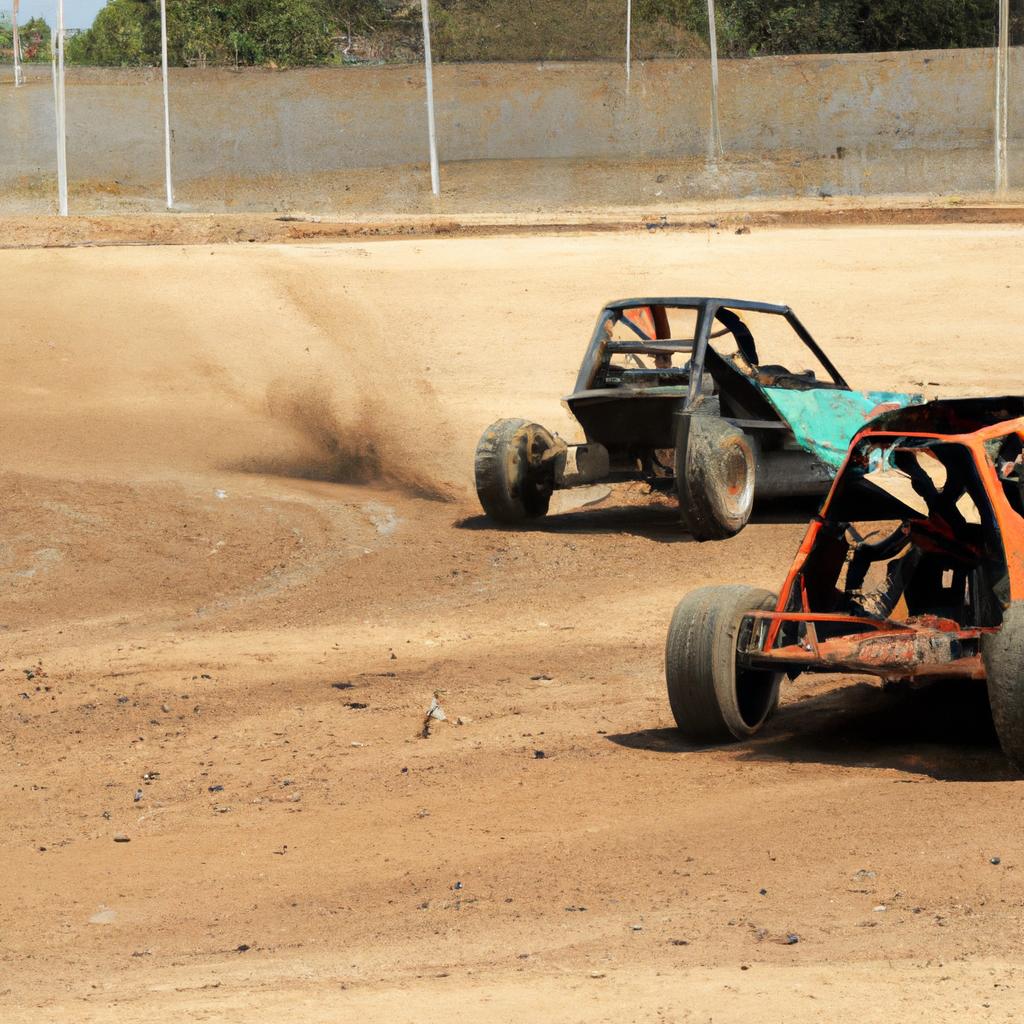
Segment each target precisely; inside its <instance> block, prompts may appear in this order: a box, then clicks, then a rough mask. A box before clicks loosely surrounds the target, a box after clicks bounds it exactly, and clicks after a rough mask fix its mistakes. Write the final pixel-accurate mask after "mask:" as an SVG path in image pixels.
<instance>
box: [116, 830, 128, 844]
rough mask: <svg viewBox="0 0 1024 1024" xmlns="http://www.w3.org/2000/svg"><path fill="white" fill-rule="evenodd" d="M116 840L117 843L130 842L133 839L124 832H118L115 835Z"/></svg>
mask: <svg viewBox="0 0 1024 1024" xmlns="http://www.w3.org/2000/svg"><path fill="white" fill-rule="evenodd" d="M114 842H115V843H130V842H131V840H130V839H129V838H128V837H127V836H126V835H125V834H124V833H123V832H117V833H116V834H115V835H114Z"/></svg>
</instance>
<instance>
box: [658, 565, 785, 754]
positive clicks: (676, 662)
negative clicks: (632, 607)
mask: <svg viewBox="0 0 1024 1024" xmlns="http://www.w3.org/2000/svg"><path fill="white" fill-rule="evenodd" d="M774 607H775V596H774V595H773V594H770V593H769V592H768V591H767V590H759V589H758V588H756V587H747V586H740V585H729V586H720V587H701V588H700V589H699V590H694V591H693V592H692V593H690V594H687V595H686V597H684V598H683V599H682V601H680V602H679V604H678V605H677V606H676V610H675V613H674V614H673V616H672V622H671V624H670V625H669V628H668V640H667V642H666V645H665V682H666V683H667V685H668V700H669V704H670V705H671V707H672V715H673V717H674V718H675V720H676V726H677V728H678V729H679V732H680V733H681V734H682V736H683V738H684V739H686V740H687V741H688V742H690V743H699V744H714V743H729V742H731V741H733V740H742V739H747V738H748V737H750V736H753V735H754V734H755V733H756V732H758V731H759V730H760V728H761V727H762V726H763V725H764V723H765V722H766V721H767V720H768V719H769V718H770V717H771V716H772V714H773V713H774V712H775V709H776V707H777V706H778V703H779V683H780V681H781V678H782V677H781V675H780V674H778V673H775V672H766V671H762V670H759V669H748V668H742V667H740V666H739V665H737V663H736V660H737V659H736V653H737V650H738V649H739V648H740V647H742V646H744V645H745V644H746V642H747V639H748V638H749V628H750V627H749V625H748V626H747V627H746V628H744V626H743V618H744V616H745V615H747V613H749V612H754V611H767V610H771V609H773V608H774Z"/></svg>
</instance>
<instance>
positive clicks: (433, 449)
mask: <svg viewBox="0 0 1024 1024" xmlns="http://www.w3.org/2000/svg"><path fill="white" fill-rule="evenodd" d="M1022 248H1024V236H1022V234H1021V232H1020V230H1019V229H1016V228H1013V227H999V226H989V227H971V228H968V227H942V226H933V227H917V228H915V227H888V228H881V227H862V228H847V229H842V230H837V229H832V230H825V229H800V230H795V229H793V230H756V231H754V232H752V233H751V234H746V235H736V234H734V233H733V232H732V231H731V230H730V231H722V230H713V229H709V230H706V231H703V232H691V233H687V234H668V233H660V232H649V231H641V232H636V233H623V234H614V235H612V234H603V235H597V234H579V235H575V236H559V237H541V238H536V237H504V238H502V237H492V238H463V239H453V240H426V239H415V240H409V241H390V242H374V241H358V242H348V243H338V242H316V243H306V244H301V245H295V244H293V245H288V246H285V245H252V246H237V245H234V246H228V245H198V244H194V245H191V246H188V247H182V246H178V247H145V248H139V247H132V248H126V247H108V248H103V249H92V250H87V249H48V250H43V249H23V250H20V251H6V252H3V253H0V309H2V310H4V311H5V317H6V320H5V322H4V326H3V329H2V331H0V431H2V436H3V438H4V464H3V487H4V489H3V493H4V501H3V517H2V523H3V530H2V534H0V576H2V580H3V588H2V590H0V602H2V603H0V639H2V646H0V705H2V707H3V723H4V724H3V729H2V732H0V773H2V774H0V778H2V779H3V783H4V787H5V793H6V798H5V800H4V802H3V809H2V814H3V826H4V827H3V830H2V839H0V855H2V859H3V863H4V865H5V870H4V871H3V872H2V873H0V1019H2V1020H3V1021H5V1022H10V1024H18V1022H28V1021H31V1022H33V1024H35V1022H39V1021H48V1022H49V1021H54V1022H64V1021H67V1022H72V1021H73V1022H96V1024H100V1022H104V1024H105V1022H113V1021H117V1022H119V1024H132V1022H149V1021H170V1020H174V1021H201V1020H202V1021H229V1022H235V1021H237V1022H268V1024H269V1022H277V1021H280V1020H283V1019H289V1020H292V1021H295V1022H296V1024H312V1022H328V1021H331V1022H334V1021H347V1020H355V1019H359V1020H361V1021H366V1022H375V1021H382V1022H383V1021H387V1022H401V1021H425V1022H433V1021H437V1022H441V1021H474V1022H477V1021H482V1022H498V1021H513V1020H523V1021H526V1020H530V1021H534V1020H545V1021H549V1022H568V1021H578V1020H588V1021H591V1020H595V1021H596V1020H609V1021H611V1020H614V1021H616V1022H627V1021H700V1022H704V1021H710V1020H713V1021H715V1022H723V1021H724V1022H728V1021H749V1020H751V1019H755V1018H756V1019H758V1020H763V1021H787V1022H793V1021H795V1022H803V1021H823V1022H824V1021H830V1022H832V1021H858V1022H860V1021H865V1020H879V1021H882V1020H885V1021H892V1020H898V1021H908V1020H915V1021H916V1020H920V1021H953V1020H957V1021H959V1020H963V1019H968V1018H970V1019H974V1020H994V1021H995V1020H998V1021H1003V1020H1011V1019H1017V1018H1019V1016H1020V1014H1021V1011H1022V1007H1024V997H1022V996H1021V984H1022V982H1024V951H1022V942H1021V935H1022V926H1024V840H1022V837H1021V833H1020V827H1019V825H1020V820H1021V813H1022V810H1024V783H1022V782H1020V781H1018V780H1017V779H1016V778H1015V776H1014V774H1013V772H1012V771H1011V770H1010V769H1009V767H1008V766H1007V764H1006V762H1005V761H1004V760H1003V758H1002V756H1001V755H1000V753H999V750H998V748H997V746H996V744H995V741H994V738H993V735H992V730H991V724H990V722H989V721H988V719H987V716H986V707H985V696H984V693H983V692H982V691H980V690H979V689H978V688H977V687H969V686H947V687H944V688H936V689H931V690H927V691H920V692H916V693H891V692H883V691H882V690H880V689H878V688H875V687H873V686H870V685H867V684H865V683H863V682H858V681H856V680H852V679H847V678H838V677H837V678H833V679H825V680H821V679H819V680H816V681H809V682H804V681H798V682H797V683H796V684H794V685H792V686H790V687H789V688H788V690H786V691H785V705H784V707H783V709H782V711H781V712H780V714H779V716H778V718H777V719H776V720H775V721H774V722H773V724H772V725H771V727H770V729H769V730H768V731H767V732H766V733H765V734H764V735H763V737H761V738H759V739H758V740H757V741H755V742H751V743H747V744H742V745H738V746H734V747H728V748H722V749H716V750H703V751H698V750H691V749H687V748H685V747H684V746H682V745H681V744H680V743H679V742H678V741H677V740H676V739H675V737H674V733H673V731H672V730H671V729H670V728H669V726H670V721H671V719H670V715H669V711H668V707H667V702H666V700H665V696H664V693H663V677H662V664H661V658H662V646H663V642H664V635H665V628H666V624H667V620H668V617H669V615H670V612H671V609H672V607H673V605H674V604H675V602H676V601H677V600H678V598H679V597H680V596H681V595H682V594H683V593H685V592H686V591H687V590H688V589H689V588H691V587H694V586H697V585H700V584H703V583H707V582H715V581H733V580H745V581H749V582H750V583H752V584H755V585H763V586H768V587H776V586H777V585H778V583H779V582H780V580H781V578H782V575H783V573H784V571H785V569H786V567H787V565H788V562H789V559H790V558H791V556H792V554H793V552H794V550H795V548H796V545H797V544H798V542H799V539H800V537H801V535H802V531H803V524H804V522H805V521H806V515H807V510H806V509H803V508H780V509H774V510H770V511H768V512H763V513H761V514H759V515H758V516H757V519H756V522H755V523H754V524H753V525H751V526H750V527H748V529H747V530H745V531H744V532H743V533H742V534H741V535H740V536H739V537H737V538H735V539H734V540H731V541H728V542H725V543H712V544H704V545H698V544H694V543H691V542H689V540H688V538H687V537H686V536H685V535H684V534H682V533H681V532H680V531H679V529H678V528H677V526H676V525H675V520H674V515H673V512H672V509H671V507H668V506H664V505H657V504H654V503H652V502H651V501H649V500H647V499H644V498H643V497H642V496H641V495H640V494H638V493H637V492H636V491H635V490H632V491H630V490H624V491H618V492H615V493H613V494H612V495H611V496H610V497H609V498H606V499H605V500H604V501H603V502H601V503H600V504H599V505H597V506H593V507H587V508H577V509H572V510H567V511H562V512H561V513H559V514H555V515H553V516H551V517H550V518H549V519H548V520H546V521H545V522H543V523H542V524H541V525H540V526H539V527H538V528H536V529H533V530H530V531H525V532H505V531H502V530H498V529H494V528H492V527H491V526H490V525H489V524H488V523H487V522H486V521H484V520H483V519H482V518H481V517H480V516H479V515H478V509H477V506H476V503H475V499H474V497H473V495H472V492H471V465H472V452H473V448H474V445H475V441H476V438H477V436H478V434H479V432H480V431H481V430H482V428H483V427H484V426H485V425H486V424H487V423H488V422H490V421H491V420H493V419H495V418H497V417H499V416H505V415H524V416H527V417H530V418H534V419H537V420H538V421H540V422H542V423H545V424H547V425H548V426H550V427H552V428H555V429H559V430H563V431H566V432H570V431H571V424H570V423H569V421H568V419H567V416H566V414H565V412H564V411H563V410H562V408H561V407H560V405H559V401H558V400H559V397H560V396H561V395H562V394H564V393H565V392H566V391H567V390H568V389H569V387H570V386H571V383H572V380H573V377H574V373H575V370H576V366H577V363H578V360H579V358H580V355H581V353H582V350H583V347H584V344H585V341H586V338H587V337H588V335H589V332H590V329H591V326H592V323H593V318H594V316H595V315H596V312H597V309H598V307H599V305H600V304H601V302H602V301H604V300H606V299H610V298H613V297H618V296H622V295H631V294H642V293H653V294H659V293H660V294H666V293H667V294H671V293H676V294H680V293H682V294H685V293H689V294H701V293H710V294H716V293H718V294H730V295H737V296H743V297H751V298H762V299H769V300H779V301H786V302H789V303H791V304H792V305H793V306H794V307H795V308H796V309H797V310H798V311H799V313H800V315H801V317H802V318H803V319H804V321H805V322H806V323H807V324H808V325H809V326H810V327H811V329H812V330H813V331H815V333H816V334H817V335H818V337H819V339H820V340H821V341H822V342H823V343H824V344H825V345H826V347H827V348H828V350H829V352H830V353H831V354H832V355H833V357H834V359H835V360H836V362H837V363H838V364H839V365H840V367H841V369H842V370H843V371H844V372H845V373H846V374H847V376H848V377H849V378H850V380H851V382H852V383H853V384H854V385H855V386H869V385H876V386H885V387H893V388H904V387H912V386H918V385H921V384H923V385H924V386H925V388H926V390H928V391H929V392H931V393H942V394H956V393H965V392H970V393H980V392H985V391H993V390H995V391H1000V392H1006V391H1013V392H1017V393H1019V392H1020V391H1021V390H1022V387H1024V367H1022V366H1021V363H1020V359H1019V339H1018V324H1019V321H1020V312H1021V307H1020V301H1019V297H1018V296H1017V294H1016V292H1015V290H1014V288H1013V287H1012V285H1013V284H1014V281H1013V275H1014V273H1015V268H1018V267H1019V266H1020V265H1021V256H1022ZM435 692H436V693H437V694H438V696H439V700H440V702H441V704H442V706H443V707H444V709H445V711H446V712H447V714H448V721H447V722H446V723H438V724H437V725H436V727H435V728H434V730H433V732H432V735H430V737H429V738H423V737H422V735H421V726H422V723H423V716H424V712H425V711H426V709H427V706H428V705H429V703H430V700H431V697H432V695H433V694H435ZM541 753H543V755H544V756H543V757H541V756H540V754H541ZM118 835H122V836H124V837H126V838H127V839H128V840H129V841H128V842H115V836H118ZM993 858H998V859H999V860H998V863H992V862H991V861H992V859H993ZM1018 871H1020V872H1021V874H1018ZM789 936H796V937H798V940H799V941H796V942H792V941H787V938H788V937H789Z"/></svg>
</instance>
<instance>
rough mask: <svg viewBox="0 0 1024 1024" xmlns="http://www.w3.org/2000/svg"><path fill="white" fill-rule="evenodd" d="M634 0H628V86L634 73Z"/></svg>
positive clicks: (627, 86)
mask: <svg viewBox="0 0 1024 1024" xmlns="http://www.w3.org/2000/svg"><path fill="white" fill-rule="evenodd" d="M632 44H633V0H626V88H627V89H628V88H629V78H630V74H631V73H632V70H633V68H632V63H633V45H632Z"/></svg>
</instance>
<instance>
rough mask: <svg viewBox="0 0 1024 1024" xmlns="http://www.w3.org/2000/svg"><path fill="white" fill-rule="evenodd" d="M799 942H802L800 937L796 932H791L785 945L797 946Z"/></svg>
mask: <svg viewBox="0 0 1024 1024" xmlns="http://www.w3.org/2000/svg"><path fill="white" fill-rule="evenodd" d="M799 941H800V936H799V935H797V934H796V933H795V932H790V933H789V934H788V935H787V936H786V941H785V945H787V946H795V945H796V944H797V943H798V942H799Z"/></svg>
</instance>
